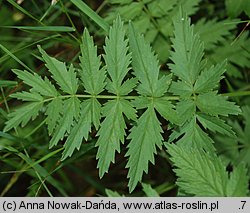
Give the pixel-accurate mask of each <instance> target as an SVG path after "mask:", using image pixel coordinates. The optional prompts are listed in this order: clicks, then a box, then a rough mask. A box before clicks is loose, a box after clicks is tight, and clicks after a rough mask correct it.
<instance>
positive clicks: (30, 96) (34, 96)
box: [11, 91, 43, 102]
mask: <svg viewBox="0 0 250 213" xmlns="http://www.w3.org/2000/svg"><path fill="white" fill-rule="evenodd" d="M11 97H12V98H17V99H19V100H23V101H31V102H32V101H35V102H36V101H40V102H41V101H43V97H42V96H41V95H39V94H38V93H33V92H31V93H30V92H25V91H24V92H17V93H14V94H12V95H11Z"/></svg>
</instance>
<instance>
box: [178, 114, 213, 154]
mask: <svg viewBox="0 0 250 213" xmlns="http://www.w3.org/2000/svg"><path fill="white" fill-rule="evenodd" d="M183 133H184V134H185V135H184V136H183V137H182V138H181V139H180V140H179V141H178V144H180V145H181V146H183V147H193V148H197V149H199V148H203V149H204V150H206V151H208V152H210V153H214V151H215V148H214V146H213V143H214V142H213V140H212V139H211V138H210V137H209V136H208V135H207V134H206V133H205V132H203V130H202V129H201V128H200V127H199V125H198V124H197V123H196V119H195V118H193V119H192V120H191V121H190V122H188V123H186V124H185V125H184V126H183V127H182V128H181V131H180V133H179V135H182V134H183Z"/></svg>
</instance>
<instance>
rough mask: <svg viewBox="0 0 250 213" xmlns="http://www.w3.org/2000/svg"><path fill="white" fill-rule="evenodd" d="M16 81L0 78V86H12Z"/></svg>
mask: <svg viewBox="0 0 250 213" xmlns="http://www.w3.org/2000/svg"><path fill="white" fill-rule="evenodd" d="M16 85H17V82H16V81H7V80H0V87H13V86H16Z"/></svg>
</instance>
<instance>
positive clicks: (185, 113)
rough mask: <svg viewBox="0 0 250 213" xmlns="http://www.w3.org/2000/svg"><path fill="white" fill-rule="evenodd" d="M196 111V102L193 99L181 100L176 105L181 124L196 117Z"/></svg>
mask: <svg viewBox="0 0 250 213" xmlns="http://www.w3.org/2000/svg"><path fill="white" fill-rule="evenodd" d="M195 111H196V106H195V102H194V101H193V100H191V99H187V100H181V101H180V102H178V103H177V105H176V112H177V115H178V120H179V124H180V125H182V124H184V123H185V122H186V121H189V120H190V119H191V118H193V117H194V114H195Z"/></svg>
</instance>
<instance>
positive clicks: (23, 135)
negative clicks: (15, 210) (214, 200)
mask: <svg viewBox="0 0 250 213" xmlns="http://www.w3.org/2000/svg"><path fill="white" fill-rule="evenodd" d="M77 2H79V1H64V0H60V1H52V2H51V1H33V0H24V1H14V0H6V1H3V0H2V1H0V23H1V27H0V88H1V96H0V107H1V108H0V166H1V169H0V192H1V196H96V195H104V196H105V195H113V196H114V195H116V194H113V192H112V191H107V189H111V190H113V191H118V192H119V193H120V194H124V195H129V196H144V195H145V194H144V192H143V190H142V186H141V185H138V186H137V188H136V190H135V191H134V192H133V193H132V194H129V192H128V188H127V184H128V180H127V177H126V176H127V169H125V165H126V164H127V160H126V158H124V155H125V153H126V150H127V149H126V146H125V145H124V146H122V150H121V153H120V154H117V155H116V160H115V162H116V163H115V164H112V165H111V168H110V170H109V173H108V174H106V175H105V176H104V177H103V178H102V179H100V178H99V175H98V173H99V172H98V169H97V168H96V167H97V160H96V153H97V149H96V148H95V142H96V140H97V137H96V134H97V132H96V131H95V130H94V129H93V131H92V132H91V140H89V141H88V142H87V143H83V144H82V146H81V149H80V150H79V151H77V152H74V154H73V155H72V157H70V158H67V159H66V160H65V161H62V162H61V161H60V160H61V152H62V150H63V148H62V146H61V145H62V144H63V142H62V143H61V144H60V145H58V146H56V147H54V148H52V149H49V141H50V136H49V134H48V130H47V127H46V125H44V124H45V122H46V120H45V116H43V115H39V116H38V118H37V119H35V120H34V121H32V122H29V123H28V125H26V126H25V127H18V128H15V129H14V130H11V131H8V132H4V131H3V129H4V127H5V126H6V124H5V123H6V121H8V119H9V118H8V114H9V112H12V111H13V110H14V109H16V108H18V106H20V104H21V102H20V101H18V100H16V99H13V98H12V97H10V95H11V94H13V93H14V92H17V91H23V90H27V89H28V87H27V86H26V85H24V84H23V82H21V81H20V80H18V79H17V78H16V74H15V73H13V72H12V71H11V70H12V69H21V70H24V69H25V70H28V71H31V72H35V73H37V74H39V75H42V76H49V75H50V73H49V72H48V71H47V69H46V67H45V66H44V62H43V60H42V57H41V54H40V53H39V50H38V48H37V45H41V46H42V48H43V49H44V50H45V51H46V52H47V53H48V54H49V55H51V56H53V57H55V58H57V59H58V60H61V61H64V62H67V63H72V64H74V65H76V66H77V65H78V63H79V55H80V48H79V44H80V43H81V36H82V33H83V30H84V28H88V31H89V32H90V34H91V35H93V36H94V40H95V44H96V45H97V46H98V47H99V49H98V53H100V54H103V53H104V50H103V49H102V48H100V47H102V46H103V44H104V42H105V41H104V36H105V35H106V32H105V30H104V29H105V28H107V27H108V24H111V23H112V21H113V20H114V19H115V18H116V16H117V14H118V13H119V14H120V16H121V18H122V20H123V21H124V22H125V25H126V26H127V24H128V21H129V20H132V21H133V23H134V28H135V29H136V30H137V31H139V32H140V33H142V34H144V36H145V39H146V40H147V41H148V42H150V43H151V45H152V48H153V50H155V52H156V53H157V54H158V58H159V60H160V65H161V70H160V72H161V74H163V73H169V70H170V69H169V66H167V64H168V63H170V62H171V60H170V50H172V49H171V48H172V47H171V44H172V41H171V38H172V37H173V35H174V28H173V23H172V19H173V18H174V17H176V14H177V13H178V11H179V8H180V6H181V8H182V9H183V11H185V13H187V15H188V16H190V17H191V20H192V23H193V24H194V31H195V32H197V33H199V35H200V38H201V40H202V41H203V42H204V48H205V59H206V60H207V64H208V65H212V64H216V63H221V62H222V61H224V60H225V59H227V61H228V63H227V72H226V73H225V78H224V79H223V80H222V81H221V82H220V87H219V91H220V93H223V94H224V93H228V94H227V95H228V96H229V97H230V99H231V100H232V101H234V102H236V103H237V105H239V106H240V107H241V108H242V114H240V115H238V116H232V117H228V118H226V119H227V122H228V124H230V126H231V127H232V128H233V130H234V131H235V132H236V134H237V137H236V138H231V137H228V136H225V135H222V134H221V135H220V134H215V133H213V132H211V133H210V136H211V137H212V138H213V140H214V141H215V147H216V149H217V153H218V155H219V156H220V157H221V159H222V160H223V163H224V165H227V170H228V171H231V170H232V165H234V166H238V165H240V163H242V162H245V163H246V164H247V165H248V166H249V165H250V83H249V80H250V63H249V60H250V54H249V51H250V50H249V47H250V39H249V32H248V29H249V26H248V25H249V23H250V22H249V17H250V2H249V1H247V0H238V1H233V0H222V1H213V0H138V1H132V0H123V1H122V0H105V1H101V0H100V1H98V0H96V1H92V0H89V1H85V2H86V4H87V5H89V7H90V8H92V9H93V11H95V13H93V11H91V10H87V9H86V7H82V5H81V4H80V5H79V4H77ZM96 14H99V15H100V16H101V17H103V18H104V20H105V21H106V22H103V21H102V20H103V19H98V18H99V17H98V16H97V15H96ZM103 23H108V24H107V25H105V24H103ZM169 125H170V124H169V123H167V122H166V121H165V120H164V119H162V120H161V126H162V129H163V130H164V133H163V134H162V135H163V137H164V139H165V140H166V141H167V140H168V139H169V134H170V132H169V131H168V130H169V129H170V128H169ZM172 152H174V150H172ZM248 166H247V167H248ZM248 171H250V170H248ZM248 174H249V173H248ZM177 175H178V174H177ZM248 180H249V178H248ZM143 182H144V183H147V184H150V185H151V186H152V187H153V188H154V189H155V190H156V192H157V193H158V194H159V195H161V196H175V195H176V194H177V191H178V190H177V189H178V188H177V186H176V175H175V172H174V171H173V169H172V164H171V161H170V160H169V155H168V154H167V153H166V151H165V150H161V151H160V150H158V155H157V156H156V158H155V165H152V164H150V166H149V172H148V174H144V176H143ZM143 186H144V191H146V194H147V193H149V191H151V190H150V189H149V188H150V186H149V185H143ZM148 195H150V194H148ZM151 195H152V194H151Z"/></svg>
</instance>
